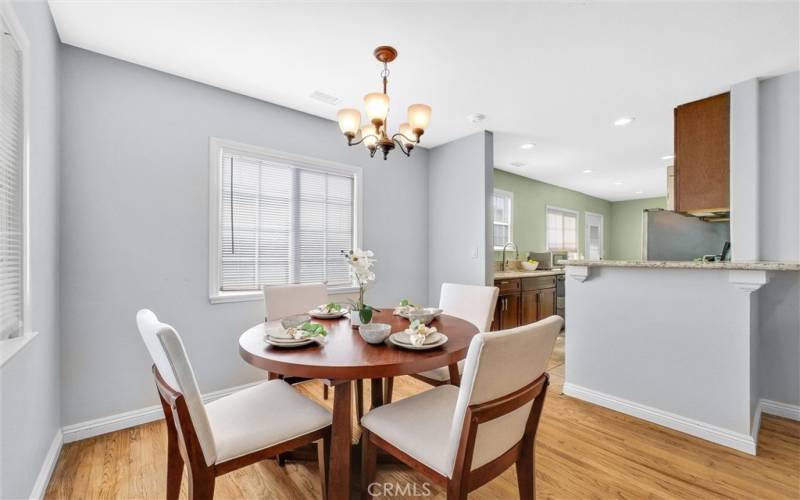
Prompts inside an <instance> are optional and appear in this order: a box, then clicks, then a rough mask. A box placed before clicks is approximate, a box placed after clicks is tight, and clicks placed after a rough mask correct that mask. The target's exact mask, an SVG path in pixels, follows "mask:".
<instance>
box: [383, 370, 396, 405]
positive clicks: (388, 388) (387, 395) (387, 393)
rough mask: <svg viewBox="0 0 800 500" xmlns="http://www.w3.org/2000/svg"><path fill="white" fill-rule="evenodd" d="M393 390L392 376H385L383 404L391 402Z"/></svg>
mask: <svg viewBox="0 0 800 500" xmlns="http://www.w3.org/2000/svg"><path fill="white" fill-rule="evenodd" d="M393 391H394V377H386V380H384V381H383V404H385V405H388V404H389V403H391V402H392V392H393Z"/></svg>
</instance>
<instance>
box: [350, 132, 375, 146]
mask: <svg viewBox="0 0 800 500" xmlns="http://www.w3.org/2000/svg"><path fill="white" fill-rule="evenodd" d="M367 137H374V138H375V139H377V140H380V139H381V138H380V137H378V136H377V135H374V134H369V135H365V136H363V137H362V138H361V139H359V140H357V141H356V142H353V139H352V138H350V137H348V138H347V145H348V146H358V145H359V144H361V143H362V142H364V140H365V139H367Z"/></svg>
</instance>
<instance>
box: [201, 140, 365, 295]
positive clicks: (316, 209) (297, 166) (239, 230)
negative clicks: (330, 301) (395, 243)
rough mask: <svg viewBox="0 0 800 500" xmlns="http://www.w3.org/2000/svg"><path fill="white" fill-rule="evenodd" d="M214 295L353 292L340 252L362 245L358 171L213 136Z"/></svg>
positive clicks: (212, 272)
mask: <svg viewBox="0 0 800 500" xmlns="http://www.w3.org/2000/svg"><path fill="white" fill-rule="evenodd" d="M210 149H211V153H210V154H211V160H210V163H211V179H212V182H211V185H212V186H211V221H212V224H211V241H210V247H211V265H210V300H211V302H212V303H215V302H230V301H239V300H257V299H260V298H261V296H262V293H261V287H262V286H263V285H279V284H287V283H320V282H323V283H327V285H328V288H329V290H330V291H331V292H333V293H335V292H337V291H341V292H347V291H350V290H352V288H353V283H352V278H351V276H350V270H349V268H348V265H347V262H346V261H345V259H344V258H343V257H342V255H341V252H342V250H350V249H351V248H355V247H358V246H360V242H359V239H360V238H359V221H360V217H359V208H360V206H361V196H360V192H361V169H359V168H356V167H349V166H346V165H340V164H335V163H332V162H327V161H323V160H317V159H314V158H307V157H301V156H297V155H290V154H286V153H281V152H277V151H272V150H268V149H264V148H258V147H254V146H247V145H243V144H238V143H234V142H230V141H223V140H219V139H212V140H211V148H210Z"/></svg>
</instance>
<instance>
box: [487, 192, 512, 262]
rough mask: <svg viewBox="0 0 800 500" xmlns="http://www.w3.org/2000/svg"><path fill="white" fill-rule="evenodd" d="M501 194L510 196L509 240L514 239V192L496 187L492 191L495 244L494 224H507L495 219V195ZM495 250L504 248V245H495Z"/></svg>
mask: <svg viewBox="0 0 800 500" xmlns="http://www.w3.org/2000/svg"><path fill="white" fill-rule="evenodd" d="M496 195H500V196H505V197H507V198H508V200H509V203H508V241H514V193H512V192H511V191H506V190H504V189H495V190H494V192H493V193H492V244H493V245H494V226H495V225H497V224H499V225H501V226H504V225H506V224H505V222H497V221H496V220H494V196H496ZM494 249H495V250H502V249H503V247H498V246H494Z"/></svg>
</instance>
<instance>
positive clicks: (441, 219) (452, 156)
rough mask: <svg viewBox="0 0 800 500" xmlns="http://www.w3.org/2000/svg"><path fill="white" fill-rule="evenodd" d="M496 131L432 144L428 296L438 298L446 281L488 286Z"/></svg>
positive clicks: (429, 174)
mask: <svg viewBox="0 0 800 500" xmlns="http://www.w3.org/2000/svg"><path fill="white" fill-rule="evenodd" d="M493 150H494V146H493V142H492V134H491V132H479V133H477V134H473V135H470V136H468V137H464V138H463V139H458V140H456V141H453V142H449V143H447V144H444V145H442V146H439V147H436V148H433V149H431V151H430V157H429V165H428V211H429V213H428V249H429V250H428V262H429V263H428V268H429V271H430V273H429V278H428V286H429V289H428V296H429V297H430V302H431V303H437V302H438V298H439V291H440V289H441V286H442V283H444V282H454V283H465V284H474V285H484V284H487V283H489V282H490V281H491V266H492V265H493V262H492V261H493V254H492V251H491V247H490V245H491V241H490V238H489V234H491V233H490V232H489V231H490V227H489V223H488V217H489V216H490V212H489V211H488V205H487V204H488V203H489V201H488V200H490V197H489V195H490V194H491V193H492V189H493V181H492V179H493V168H494V167H493V165H494V161H493Z"/></svg>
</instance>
